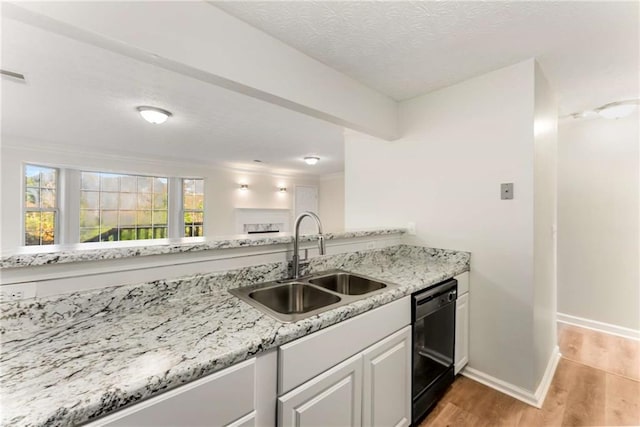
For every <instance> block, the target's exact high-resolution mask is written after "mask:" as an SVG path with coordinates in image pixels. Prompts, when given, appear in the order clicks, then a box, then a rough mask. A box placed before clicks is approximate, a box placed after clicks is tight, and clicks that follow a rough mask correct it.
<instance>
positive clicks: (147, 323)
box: [0, 246, 470, 426]
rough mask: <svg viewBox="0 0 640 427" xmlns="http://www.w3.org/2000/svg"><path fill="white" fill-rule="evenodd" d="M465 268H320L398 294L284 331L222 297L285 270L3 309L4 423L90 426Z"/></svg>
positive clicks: (459, 258)
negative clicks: (377, 282)
mask: <svg viewBox="0 0 640 427" xmlns="http://www.w3.org/2000/svg"><path fill="white" fill-rule="evenodd" d="M469 259H470V254H469V253H466V252H456V251H446V250H438V249H429V248H419V247H412V246H394V247H391V248H385V249H381V250H372V251H363V252H354V253H349V254H341V255H332V256H325V257H319V258H314V259H313V260H312V262H311V264H310V265H309V266H308V267H307V273H309V272H318V271H324V270H328V269H335V268H340V269H344V270H348V271H352V272H357V273H361V274H366V275H368V276H372V277H376V278H379V279H382V280H386V281H389V282H393V283H396V284H399V285H400V286H398V287H395V288H391V289H389V290H388V291H386V292H383V293H380V294H377V295H374V296H371V297H369V298H365V299H363V300H360V301H357V302H354V303H352V304H350V305H347V306H343V307H339V308H336V309H334V310H331V311H328V312H325V313H322V314H320V315H317V316H313V317H311V318H308V319H305V320H302V321H299V322H296V323H289V324H283V323H280V322H278V321H276V320H273V319H272V318H271V317H269V316H267V315H265V314H262V313H261V312H260V311H258V310H256V309H254V308H253V307H251V306H249V305H248V304H246V303H244V302H242V301H241V300H240V299H238V298H236V297H234V296H232V295H231V294H229V293H228V292H227V289H231V288H234V287H237V286H245V285H250V284H253V283H259V282H263V281H269V280H274V279H280V278H282V277H283V276H284V275H285V271H286V265H285V264H284V263H277V264H266V265H261V266H255V267H248V268H243V269H240V270H235V271H229V272H225V273H216V274H207V275H197V276H193V277H186V278H181V279H176V280H171V281H155V282H150V283H146V284H141V285H127V286H121V287H117V288H107V289H103V290H99V291H92V292H86V293H82V294H79V293H78V294H72V295H68V296H64V297H57V298H48V299H41V300H31V301H24V302H21V303H4V304H0V333H1V338H0V339H1V343H2V354H1V356H0V368H1V371H0V381H1V388H0V392H1V396H2V418H1V424H2V425H25V426H36V425H75V424H80V423H83V422H86V421H89V420H93V419H95V418H97V417H100V416H103V415H105V414H107V413H110V412H112V411H114V410H116V409H118V408H121V407H123V406H125V405H127V404H130V403H135V402H137V401H139V400H142V399H144V398H147V397H149V396H152V395H155V394H158V393H161V392H162V391H165V390H167V389H170V388H172V387H175V386H179V385H181V384H184V383H187V382H189V381H193V380H195V379H198V378H200V377H202V376H204V375H207V374H210V373H212V372H214V371H216V370H219V369H222V368H225V367H228V366H230V365H233V364H234V363H237V362H240V361H242V360H246V359H248V358H250V357H252V356H253V355H255V354H257V353H259V352H261V351H264V350H266V349H269V348H273V347H277V346H279V345H281V344H284V343H286V342H289V341H292V340H294V339H297V338H299V337H302V336H305V335H307V334H309V333H312V332H315V331H317V330H319V329H322V328H324V327H327V326H330V325H333V324H335V323H338V322H340V321H342V320H345V319H348V318H350V317H353V316H355V315H358V314H360V313H363V312H365V311H368V310H370V309H372V308H375V307H378V306H380V305H383V304H385V303H388V302H391V301H394V300H396V299H399V298H401V297H403V296H405V295H409V294H411V293H413V292H414V291H416V290H419V289H423V288H426V287H428V286H429V285H432V284H435V283H437V282H439V281H441V280H444V279H446V278H449V277H452V276H454V275H457V274H460V273H462V272H464V271H467V270H468V269H469ZM9 396H10V399H9V398H8V397H9Z"/></svg>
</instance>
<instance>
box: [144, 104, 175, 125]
mask: <svg viewBox="0 0 640 427" xmlns="http://www.w3.org/2000/svg"><path fill="white" fill-rule="evenodd" d="M136 110H138V112H139V113H140V115H141V116H142V118H143V119H145V120H146V121H148V122H149V123H152V124H154V125H159V124H162V123H164V122H166V121H167V119H168V118H169V117H171V116H172V114H171V112H170V111H167V110H163V109H162V108H158V107H148V106H145V105H143V106H140V107H137V108H136Z"/></svg>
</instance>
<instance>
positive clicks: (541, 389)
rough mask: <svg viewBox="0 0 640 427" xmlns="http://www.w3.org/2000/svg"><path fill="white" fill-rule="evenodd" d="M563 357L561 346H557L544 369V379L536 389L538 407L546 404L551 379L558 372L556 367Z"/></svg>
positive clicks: (536, 405)
mask: <svg viewBox="0 0 640 427" xmlns="http://www.w3.org/2000/svg"><path fill="white" fill-rule="evenodd" d="M561 357H562V354H560V348H559V347H558V346H555V348H554V349H553V352H552V353H551V357H549V361H548V362H547V367H546V369H545V370H544V375H543V377H542V380H541V381H540V384H539V385H538V388H537V390H536V394H535V398H536V404H535V407H536V408H542V404H544V399H546V397H547V392H548V391H549V387H551V381H552V380H553V376H554V375H555V373H556V368H557V367H558V362H560V358H561Z"/></svg>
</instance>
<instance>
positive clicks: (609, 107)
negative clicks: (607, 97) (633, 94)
mask: <svg viewBox="0 0 640 427" xmlns="http://www.w3.org/2000/svg"><path fill="white" fill-rule="evenodd" d="M637 107H638V100H637V99H633V100H629V101H619V102H612V103H610V104H606V105H603V106H602V107H599V108H596V109H595V112H596V113H598V114H600V116H602V117H604V118H605V119H620V118H622V117H627V116H628V115H630V114H631V113H633V112H634V111H635V110H636V108H637Z"/></svg>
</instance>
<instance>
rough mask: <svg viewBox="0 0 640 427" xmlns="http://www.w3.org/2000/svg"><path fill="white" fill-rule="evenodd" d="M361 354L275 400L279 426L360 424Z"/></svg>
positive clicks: (343, 426)
mask: <svg viewBox="0 0 640 427" xmlns="http://www.w3.org/2000/svg"><path fill="white" fill-rule="evenodd" d="M361 405H362V357H361V355H359V354H358V355H356V356H353V357H351V358H350V359H347V360H345V361H344V362H342V363H340V364H339V365H337V366H335V367H333V368H331V369H329V370H328V371H327V372H325V373H323V374H320V375H318V376H317V377H315V378H313V379H312V380H309V381H307V382H306V383H304V384H303V385H301V386H300V387H298V388H296V389H295V390H293V391H291V392H289V393H287V394H285V395H284V396H282V397H280V398H279V399H278V415H279V417H278V420H279V422H278V425H279V426H282V427H293V426H295V427H299V426H326V427H330V426H340V427H348V426H359V425H361V411H362V409H361V408H362V406H361Z"/></svg>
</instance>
